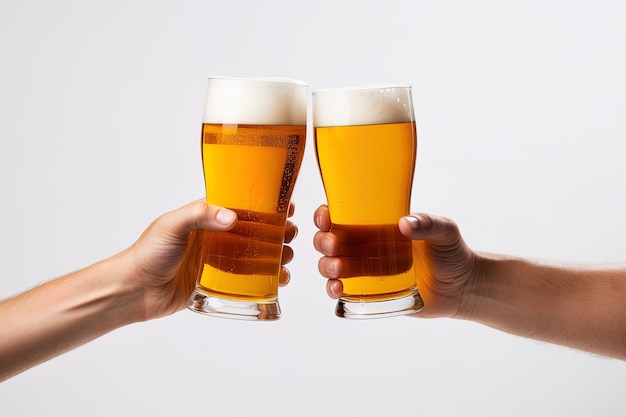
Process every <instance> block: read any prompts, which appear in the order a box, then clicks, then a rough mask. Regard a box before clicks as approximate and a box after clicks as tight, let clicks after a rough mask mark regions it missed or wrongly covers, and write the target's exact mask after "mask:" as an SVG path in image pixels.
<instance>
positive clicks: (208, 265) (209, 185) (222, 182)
mask: <svg viewBox="0 0 626 417" xmlns="http://www.w3.org/2000/svg"><path fill="white" fill-rule="evenodd" d="M306 117H307V85H306V84H304V83H302V82H300V81H295V80H289V79H280V78H256V79H255V78H210V79H209V83H208V89H207V97H206V104H205V109H204V118H203V126H202V161H203V168H204V179H205V185H206V201H207V203H209V204H214V205H219V206H222V207H226V208H229V209H231V210H233V211H235V212H236V213H237V219H238V220H237V225H236V226H235V228H234V229H233V230H231V231H228V232H205V233H204V238H203V239H204V240H203V242H202V249H201V254H200V263H201V265H202V266H201V268H200V273H199V276H198V277H197V282H196V288H195V290H194V292H193V294H192V295H191V297H190V299H189V301H188V303H187V307H188V308H189V309H191V310H193V311H196V312H199V313H204V314H208V315H212V316H218V317H228V318H237V319H247V320H276V319H278V318H280V306H279V304H278V279H279V273H280V268H281V262H280V261H281V253H282V246H283V242H284V235H285V227H286V222H287V215H288V211H289V204H290V199H291V195H292V192H293V188H294V185H295V181H296V178H297V176H298V171H299V169H300V165H301V163H302V157H303V155H304V147H305V142H306Z"/></svg>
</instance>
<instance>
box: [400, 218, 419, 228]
mask: <svg viewBox="0 0 626 417" xmlns="http://www.w3.org/2000/svg"><path fill="white" fill-rule="evenodd" d="M404 220H406V221H407V222H408V223H409V226H411V229H413V230H417V229H419V228H420V221H419V217H417V216H404Z"/></svg>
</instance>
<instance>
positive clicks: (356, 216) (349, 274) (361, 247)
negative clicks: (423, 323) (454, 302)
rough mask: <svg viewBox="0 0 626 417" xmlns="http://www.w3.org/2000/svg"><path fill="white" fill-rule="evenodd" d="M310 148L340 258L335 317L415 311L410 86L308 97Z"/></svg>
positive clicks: (360, 88)
mask: <svg viewBox="0 0 626 417" xmlns="http://www.w3.org/2000/svg"><path fill="white" fill-rule="evenodd" d="M313 126H314V131H315V150H316V155H317V161H318V165H319V169H320V173H321V176H322V181H323V183H324V190H325V192H326V198H327V202H328V210H329V214H330V220H331V230H332V232H333V233H334V234H335V235H336V236H337V237H338V239H339V256H341V257H342V259H343V260H344V266H345V269H344V272H343V275H342V277H341V278H340V279H341V281H342V284H343V294H342V295H341V297H340V298H339V300H338V302H337V307H336V311H335V313H336V315H337V316H339V317H346V318H357V319H358V318H377V317H391V316H397V315H402V314H410V313H415V312H418V311H420V310H421V309H422V308H423V306H424V303H423V301H422V298H421V296H420V294H419V292H418V290H417V286H416V277H415V268H414V266H413V252H412V243H411V241H410V240H409V239H407V238H406V237H404V236H403V235H402V234H401V233H400V230H399V228H398V221H399V219H400V218H401V217H402V216H405V215H407V214H409V205H410V199H411V189H412V185H413V173H414V169H415V155H416V151H417V134H416V129H415V115H414V112H413V101H412V97H411V88H410V87H407V86H396V85H390V84H384V85H383V84H381V85H365V86H357V87H350V88H334V89H324V90H318V91H315V92H313Z"/></svg>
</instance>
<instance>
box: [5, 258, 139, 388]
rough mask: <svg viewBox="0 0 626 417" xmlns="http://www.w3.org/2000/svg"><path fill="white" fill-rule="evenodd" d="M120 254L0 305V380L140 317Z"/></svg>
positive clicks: (136, 301) (135, 297)
mask: <svg viewBox="0 0 626 417" xmlns="http://www.w3.org/2000/svg"><path fill="white" fill-rule="evenodd" d="M123 262H124V260H123V259H122V257H121V256H119V255H118V256H115V257H113V258H111V259H108V260H105V261H102V262H99V263H97V264H95V265H93V266H90V267H88V268H86V269H84V270H81V271H78V272H75V273H73V274H70V275H67V276H65V277H62V278H59V279H56V280H53V281H50V282H48V283H46V284H43V285H41V286H39V287H37V288H34V289H32V290H31V291H28V292H26V293H24V294H21V295H19V296H17V297H15V298H12V299H9V300H5V301H4V302H2V303H0V321H1V322H2V326H0V381H1V380H4V379H7V378H9V377H11V376H13V375H16V374H18V373H20V372H22V371H24V370H26V369H29V368H31V367H33V366H35V365H37V364H40V363H42V362H44V361H46V360H48V359H51V358H53V357H55V356H58V355H60V354H62V353H64V352H67V351H69V350H71V349H73V348H75V347H78V346H80V345H82V344H84V343H87V342H89V341H91V340H93V339H95V338H97V337H99V336H101V335H103V334H105V333H107V332H109V331H111V330H113V329H115V328H118V327H121V326H123V325H125V324H128V323H131V322H133V321H137V320H139V317H140V314H139V313H140V312H137V306H138V305H140V303H139V302H138V299H137V297H138V296H136V295H134V294H128V293H127V291H125V290H126V289H125V288H123V286H122V285H121V284H119V283H121V282H122V280H120V279H119V274H121V273H123V272H122V271H124V270H126V269H125V268H122V267H121V265H120V263H123Z"/></svg>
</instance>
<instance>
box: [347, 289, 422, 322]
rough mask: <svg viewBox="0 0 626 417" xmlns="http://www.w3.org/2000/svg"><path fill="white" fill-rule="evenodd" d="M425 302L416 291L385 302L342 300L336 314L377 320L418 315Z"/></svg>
mask: <svg viewBox="0 0 626 417" xmlns="http://www.w3.org/2000/svg"><path fill="white" fill-rule="evenodd" d="M422 308H424V301H422V297H421V296H420V295H419V293H418V292H417V291H416V292H414V293H413V294H410V295H408V296H404V297H400V298H395V299H392V300H384V301H367V300H364V299H361V300H346V299H342V298H340V299H339V301H338V302H337V308H336V309H335V314H336V315H337V317H343V318H346V319H377V318H383V317H394V316H402V315H405V314H413V313H417V312H419V311H421V310H422Z"/></svg>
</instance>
